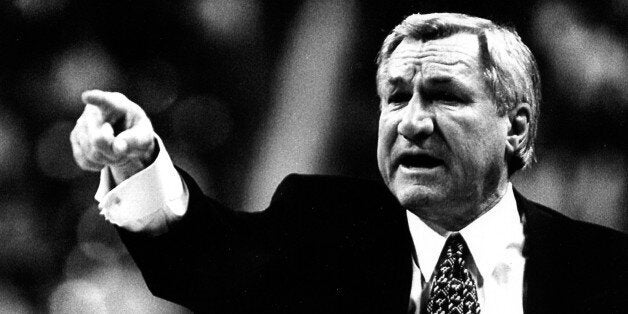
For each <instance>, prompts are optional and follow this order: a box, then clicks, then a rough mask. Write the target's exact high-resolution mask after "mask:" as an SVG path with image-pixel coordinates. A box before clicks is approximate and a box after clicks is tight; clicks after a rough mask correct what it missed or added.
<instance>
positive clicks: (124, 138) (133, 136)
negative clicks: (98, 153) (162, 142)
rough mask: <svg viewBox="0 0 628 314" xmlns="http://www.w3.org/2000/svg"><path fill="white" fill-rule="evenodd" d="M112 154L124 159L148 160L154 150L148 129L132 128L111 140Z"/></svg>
mask: <svg viewBox="0 0 628 314" xmlns="http://www.w3.org/2000/svg"><path fill="white" fill-rule="evenodd" d="M112 146H113V152H114V154H116V155H117V156H120V157H126V158H140V159H145V158H149V156H151V155H152V152H153V150H154V149H155V143H154V137H153V133H152V131H151V130H150V129H146V128H142V127H139V126H138V127H133V128H130V129H128V130H125V131H123V132H121V133H120V134H118V136H116V137H115V138H114V140H113V145H112Z"/></svg>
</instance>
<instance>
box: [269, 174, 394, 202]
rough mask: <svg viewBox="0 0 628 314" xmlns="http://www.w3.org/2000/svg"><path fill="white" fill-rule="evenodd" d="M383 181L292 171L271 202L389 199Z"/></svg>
mask: <svg viewBox="0 0 628 314" xmlns="http://www.w3.org/2000/svg"><path fill="white" fill-rule="evenodd" d="M390 197H391V194H390V193H389V191H388V189H387V188H386V186H385V185H384V184H383V183H382V182H381V181H376V180H368V179H360V178H353V177H345V176H332V175H304V174H290V175H288V176H287V177H286V178H284V180H283V181H282V182H281V183H280V184H279V186H278V187H277V190H276V191H275V194H274V195H273V198H272V202H273V203H276V202H293V203H294V202H306V203H310V204H321V203H327V202H330V201H333V202H341V203H344V202H350V203H353V204H355V203H363V202H372V201H374V200H379V201H383V200H384V199H390Z"/></svg>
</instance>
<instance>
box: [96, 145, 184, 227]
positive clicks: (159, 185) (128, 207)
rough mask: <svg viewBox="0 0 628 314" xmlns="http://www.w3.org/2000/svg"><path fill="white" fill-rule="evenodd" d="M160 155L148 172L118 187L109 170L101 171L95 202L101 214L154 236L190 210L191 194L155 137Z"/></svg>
mask: <svg viewBox="0 0 628 314" xmlns="http://www.w3.org/2000/svg"><path fill="white" fill-rule="evenodd" d="M155 138H156V139H157V143H158V147H159V153H158V155H157V158H156V159H155V161H154V162H153V163H152V164H151V165H149V166H148V167H146V169H144V170H142V171H140V172H138V173H136V174H135V175H133V176H132V177H130V178H128V179H126V180H124V181H123V182H122V183H120V185H118V186H115V187H113V186H114V185H115V182H113V178H112V177H111V172H110V169H109V167H105V168H104V169H103V170H102V171H101V172H100V185H99V186H98V191H97V192H96V195H95V199H96V200H97V201H98V202H99V205H98V207H99V208H100V214H101V215H103V216H104V217H105V219H106V220H107V221H109V222H111V223H113V224H115V225H117V226H120V227H122V228H124V229H127V230H129V231H133V232H148V233H150V234H153V235H157V234H162V233H165V232H167V231H168V225H169V224H171V223H173V222H175V221H177V220H179V219H181V217H183V215H184V214H185V212H186V210H187V205H188V200H189V192H188V190H187V186H186V185H185V182H183V180H182V179H181V177H180V176H179V173H177V170H176V169H175V168H174V165H173V164H172V161H171V159H170V156H168V153H167V152H166V150H165V148H164V145H163V142H162V141H161V138H159V136H157V135H156V134H155Z"/></svg>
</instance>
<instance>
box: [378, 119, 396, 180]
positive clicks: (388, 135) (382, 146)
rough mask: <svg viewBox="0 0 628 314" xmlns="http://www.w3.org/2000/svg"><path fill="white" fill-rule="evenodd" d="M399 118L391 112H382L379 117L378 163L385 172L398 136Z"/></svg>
mask: <svg viewBox="0 0 628 314" xmlns="http://www.w3.org/2000/svg"><path fill="white" fill-rule="evenodd" d="M398 123H399V122H398V119H395V117H394V115H391V114H390V113H388V114H387V113H382V114H381V116H380V118H379V130H378V136H377V163H378V166H379V170H380V171H381V172H382V174H384V172H385V171H386V168H387V166H388V164H389V163H390V153H391V150H392V147H393V145H394V143H395V140H396V138H397V124H398Z"/></svg>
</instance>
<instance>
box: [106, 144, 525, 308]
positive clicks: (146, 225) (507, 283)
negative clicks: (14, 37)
mask: <svg viewBox="0 0 628 314" xmlns="http://www.w3.org/2000/svg"><path fill="white" fill-rule="evenodd" d="M155 137H156V138H157V142H158V146H159V153H158V156H157V158H156V159H155V161H154V162H153V164H151V165H150V166H149V167H147V168H146V169H144V170H142V171H140V172H139V173H137V174H135V175H134V176H132V177H131V178H129V179H127V180H125V181H124V182H122V183H121V184H120V185H118V186H115V187H113V185H114V184H113V178H111V174H110V170H109V168H105V169H103V170H102V171H101V174H100V185H99V187H98V191H97V192H96V196H95V198H96V200H97V201H98V202H99V208H100V213H101V215H103V216H104V217H105V219H107V220H108V221H109V222H111V223H113V224H115V225H117V226H120V227H122V228H125V229H128V230H130V231H134V232H147V233H150V234H153V235H158V234H162V233H165V232H167V231H168V225H170V224H171V223H173V222H175V221H177V220H178V219H180V218H181V217H182V216H183V215H184V214H185V212H186V210H187V204H188V200H189V192H188V190H187V187H186V185H185V182H184V181H183V180H182V179H181V178H180V176H179V175H178V173H177V171H176V169H175V168H174V165H173V163H172V161H171V159H170V157H169V156H168V154H167V152H166V150H165V148H164V145H163V143H162V141H161V139H160V138H159V137H157V136H156V135H155ZM407 218H408V223H409V226H410V233H411V235H412V240H413V241H414V244H415V253H416V254H415V256H416V259H417V260H415V261H414V263H413V265H414V271H413V278H412V289H411V294H410V299H411V300H410V302H414V303H415V305H416V311H417V313H418V311H419V309H420V308H421V302H422V300H423V302H426V300H428V299H427V298H428V297H429V291H428V289H427V288H426V287H429V278H431V276H432V272H433V270H434V268H435V267H436V263H437V262H438V257H439V255H440V253H441V251H442V249H443V246H444V245H445V240H446V239H447V235H448V234H443V235H441V234H439V233H437V232H436V231H434V230H432V229H431V228H430V227H428V226H427V225H426V224H425V223H424V222H423V221H422V220H421V219H420V218H418V217H417V216H415V215H414V214H412V213H410V212H407ZM460 233H461V234H462V236H463V238H464V239H465V241H466V243H467V244H468V246H469V250H470V252H471V255H472V256H473V259H474V260H475V265H469V266H470V268H471V272H472V274H473V276H474V277H475V278H474V279H475V281H476V284H477V285H478V301H479V303H480V309H481V312H482V313H483V314H492V313H513V314H514V313H523V306H522V299H523V267H524V263H525V259H524V258H523V256H522V255H521V250H522V247H523V226H522V224H521V221H520V219H519V215H518V212H517V204H516V203H515V198H514V194H513V191H512V186H511V185H510V184H509V185H508V188H507V191H506V193H505V195H504V196H503V197H502V199H501V200H500V201H499V202H498V203H497V204H496V205H495V206H494V207H493V208H492V209H491V210H489V211H488V212H486V213H485V214H484V215H482V216H480V217H479V218H478V219H476V220H475V221H474V222H472V223H471V224H469V225H468V226H467V227H465V228H464V229H462V230H461V231H460Z"/></svg>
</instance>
